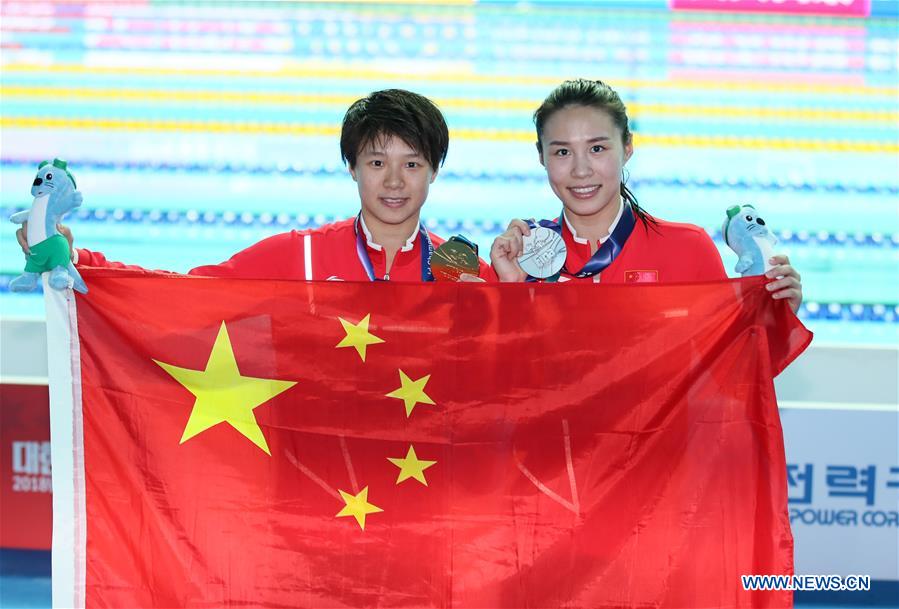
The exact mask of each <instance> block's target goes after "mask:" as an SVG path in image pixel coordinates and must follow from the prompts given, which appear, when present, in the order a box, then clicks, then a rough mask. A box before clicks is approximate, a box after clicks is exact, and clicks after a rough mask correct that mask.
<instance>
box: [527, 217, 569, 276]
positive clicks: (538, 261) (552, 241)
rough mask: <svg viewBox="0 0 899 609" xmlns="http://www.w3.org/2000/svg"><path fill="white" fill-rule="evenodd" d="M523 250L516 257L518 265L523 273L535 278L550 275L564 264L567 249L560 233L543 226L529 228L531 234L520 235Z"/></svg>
mask: <svg viewBox="0 0 899 609" xmlns="http://www.w3.org/2000/svg"><path fill="white" fill-rule="evenodd" d="M522 240H523V241H524V251H523V252H522V254H521V256H519V257H518V266H520V267H521V270H523V271H524V272H525V273H527V274H528V275H530V276H531V277H536V278H537V279H546V278H547V277H552V276H553V275H555V274H556V273H558V272H559V271H560V270H562V267H563V266H565V258H566V256H567V255H568V249H567V248H566V247H565V242H564V241H563V240H562V237H561V235H559V234H558V233H557V232H555V231H553V230H551V229H548V228H546V227H543V226H538V227H536V228H532V229H531V234H530V235H527V236H524V237H522Z"/></svg>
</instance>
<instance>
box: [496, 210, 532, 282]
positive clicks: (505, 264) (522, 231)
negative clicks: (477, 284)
mask: <svg viewBox="0 0 899 609" xmlns="http://www.w3.org/2000/svg"><path fill="white" fill-rule="evenodd" d="M530 234H531V229H530V227H529V226H528V224H527V222H525V221H524V220H512V221H511V222H509V227H508V228H507V229H506V232H504V233H503V234H501V235H500V236H498V237H497V238H496V239H494V241H493V246H492V247H491V248H490V264H491V265H493V270H494V271H495V272H496V276H497V277H499V280H500V281H505V282H510V283H511V282H514V283H521V282H522V281H524V280H525V279H526V278H527V273H525V272H524V271H523V270H522V268H521V267H520V266H519V265H518V257H519V256H521V254H522V253H523V252H524V237H525V236H530Z"/></svg>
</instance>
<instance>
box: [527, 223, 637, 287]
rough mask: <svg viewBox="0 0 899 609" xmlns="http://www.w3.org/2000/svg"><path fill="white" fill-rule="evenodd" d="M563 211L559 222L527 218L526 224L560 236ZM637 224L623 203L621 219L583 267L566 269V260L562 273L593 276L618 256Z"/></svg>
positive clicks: (573, 275)
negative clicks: (577, 269) (571, 269)
mask: <svg viewBox="0 0 899 609" xmlns="http://www.w3.org/2000/svg"><path fill="white" fill-rule="evenodd" d="M564 213H565V210H564V209H563V210H562V212H561V213H560V214H559V222H556V221H554V220H540V221H539V222H537V223H534V222H532V221H530V220H527V223H528V226H530V227H531V228H535V227H536V226H542V227H544V228H548V229H550V230H551V231H554V232H556V233H557V234H558V235H559V236H560V237H561V236H562V219H563V218H564V216H563V215H562V214H564ZM636 224H637V218H636V216H635V215H634V212H633V210H632V209H631V206H630V205H625V207H624V212H623V213H622V214H621V219H620V220H619V221H618V226H616V227H615V230H613V231H612V233H611V234H610V235H609V238H608V239H606V240H605V241H603V242H602V244H601V245H600V246H599V249H598V250H596V252H594V254H593V255H592V256H590V260H588V261H587V263H586V264H585V265H584V267H583V268H582V269H581V270H579V271H577V272H576V273H572V272H571V271H569V270H568V266H567V265H568V263H567V261H566V263H565V265H564V266H563V267H562V271H561V272H562V273H565V274H566V275H571V276H572V277H577V278H579V279H580V278H582V277H593V276H594V275H597V274H598V273H601V272H602V271H604V270H605V269H606V267H608V266H609V265H610V264H612V261H613V260H615V258H617V257H618V254H620V253H621V250H622V248H623V247H624V244H625V243H626V242H627V238H628V237H630V236H631V233H632V232H633V230H634V226H636Z"/></svg>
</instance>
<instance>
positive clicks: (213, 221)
mask: <svg viewBox="0 0 899 609" xmlns="http://www.w3.org/2000/svg"><path fill="white" fill-rule="evenodd" d="M24 209H28V208H27V207H25V206H19V207H0V217H4V218H5V217H9V216H11V215H12V214H13V213H15V212H17V211H21V210H24ZM71 217H72V218H75V219H77V220H78V222H80V223H85V224H94V223H100V224H119V223H122V224H137V225H156V226H159V225H163V226H166V225H168V226H182V227H185V228H187V227H191V226H221V227H234V226H239V227H240V226H242V227H256V228H278V229H282V230H291V229H297V230H302V229H305V228H314V227H317V226H321V225H322V224H327V223H328V222H334V221H335V220H340V219H343V218H336V217H334V216H326V215H314V216H310V215H308V214H290V213H285V212H280V213H270V212H261V213H253V212H249V211H246V212H242V213H237V212H234V211H230V210H229V211H221V212H219V211H203V212H201V211H199V210H195V209H190V210H187V211H180V210H174V209H170V210H164V209H149V210H145V209H124V208H115V209H104V208H87V209H85V208H81V209H79V210H78V211H77V212H75V213H74V214H72V216H71ZM426 223H427V226H428V228H429V229H431V230H433V231H435V232H437V233H442V234H449V233H453V232H455V231H459V230H462V231H465V232H467V233H470V234H472V233H480V234H483V235H486V236H491V235H496V234H498V233H500V232H502V230H503V228H504V227H505V226H506V221H505V220H489V219H488V220H457V219H445V220H435V219H428V220H427V221H426ZM705 228H706V231H707V232H708V233H709V234H710V235H711V236H712V239H714V240H715V241H717V242H722V241H723V237H722V235H721V229H720V228H716V227H705ZM774 234H775V235H776V236H777V238H778V240H779V241H780V242H781V243H790V244H796V245H824V246H834V247H840V246H846V245H853V246H864V247H874V248H885V249H895V248H899V233H893V234H884V233H880V232H872V233H863V232H854V233H848V232H846V231H823V230H822V231H817V232H809V231H805V230H801V231H792V230H790V229H783V230H779V231H774Z"/></svg>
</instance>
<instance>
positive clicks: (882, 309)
mask: <svg viewBox="0 0 899 609" xmlns="http://www.w3.org/2000/svg"><path fill="white" fill-rule="evenodd" d="M16 276H17V275H14V274H0V294H6V293H9V282H10V281H12V280H13V278H14V277H16ZM42 292H43V286H42V285H41V284H38V288H37V290H35V292H34V293H35V295H37V294H41V293H42ZM799 317H800V318H801V319H827V320H842V321H851V322H860V321H868V322H877V323H899V305H897V304H888V303H879V304H861V303H847V302H816V301H806V302H803V303H802V305H801V306H800V307H799Z"/></svg>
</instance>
